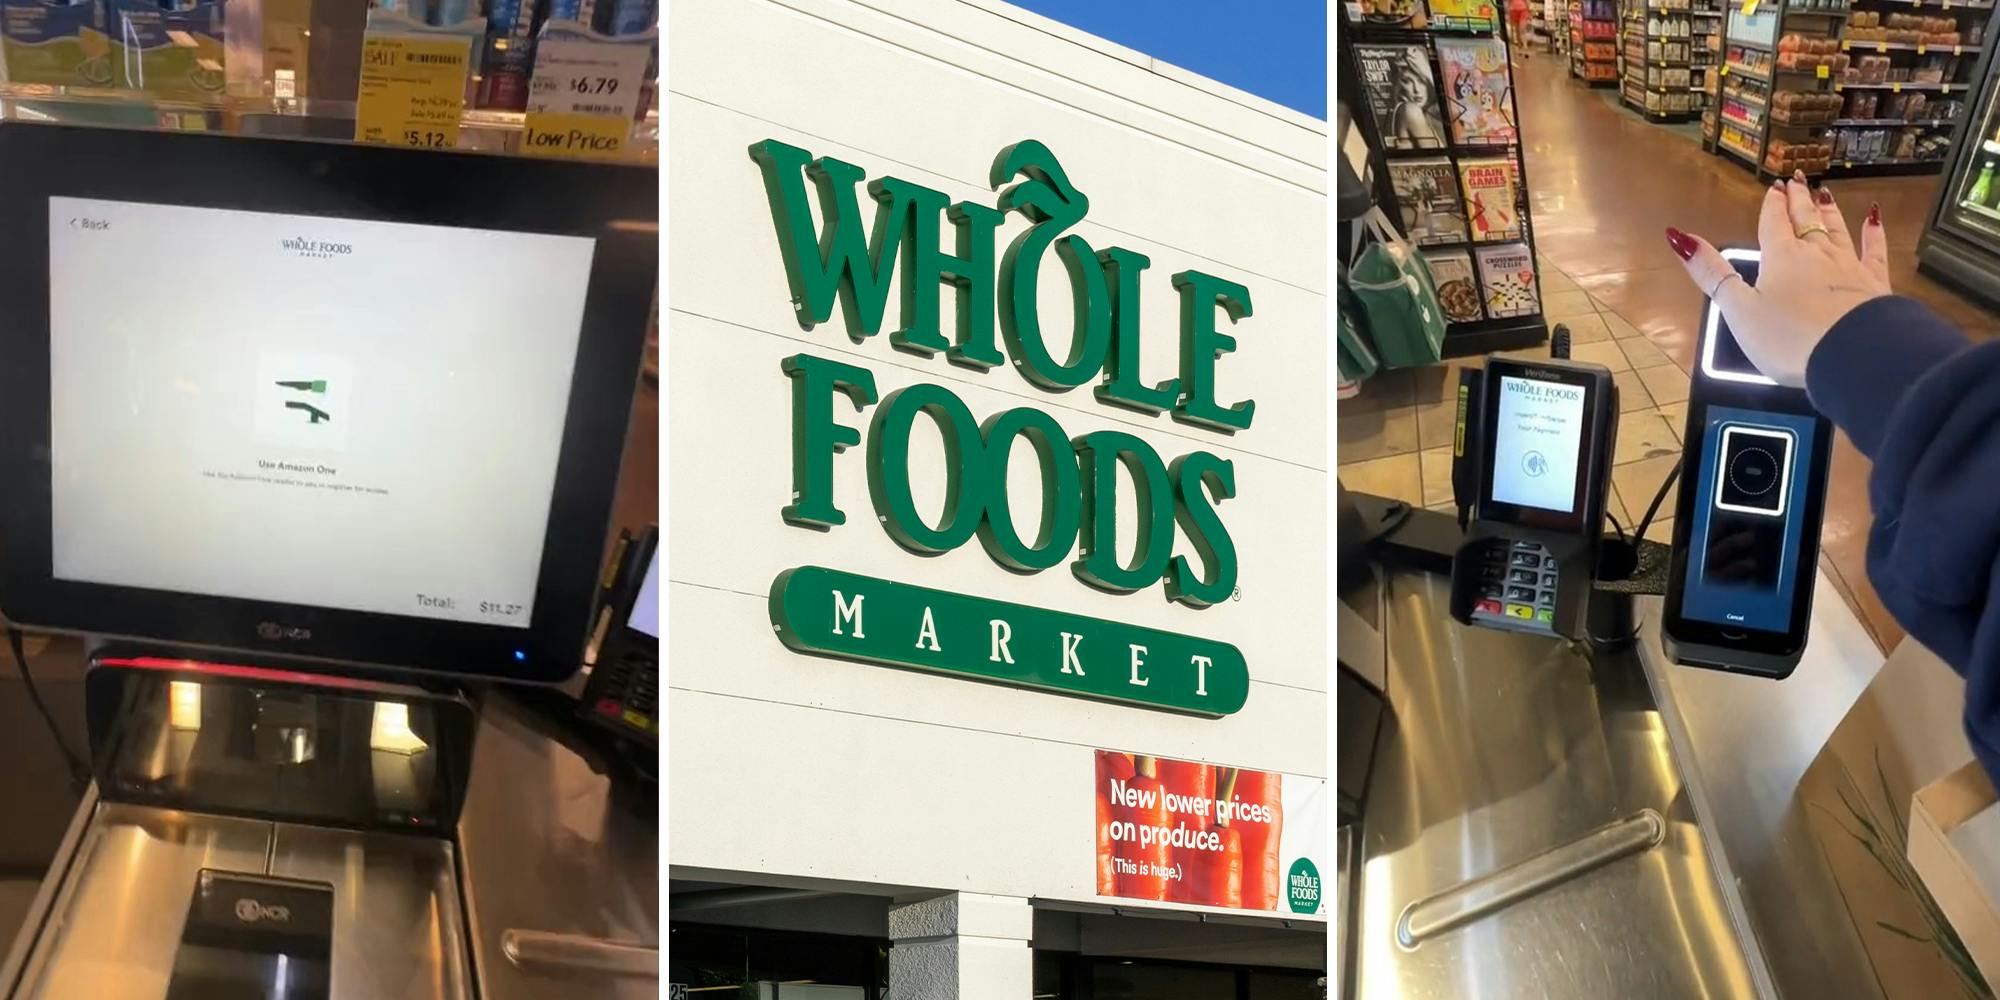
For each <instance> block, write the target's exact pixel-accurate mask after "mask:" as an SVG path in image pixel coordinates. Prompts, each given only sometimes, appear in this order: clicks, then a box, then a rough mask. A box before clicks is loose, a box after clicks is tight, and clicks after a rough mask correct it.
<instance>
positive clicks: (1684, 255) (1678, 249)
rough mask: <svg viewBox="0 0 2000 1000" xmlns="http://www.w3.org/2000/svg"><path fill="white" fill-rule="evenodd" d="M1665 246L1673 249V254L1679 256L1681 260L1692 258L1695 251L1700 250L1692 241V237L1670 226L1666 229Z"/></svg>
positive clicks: (1698, 245)
mask: <svg viewBox="0 0 2000 1000" xmlns="http://www.w3.org/2000/svg"><path fill="white" fill-rule="evenodd" d="M1667 245H1668V246H1670V247H1673V248H1674V253H1676V254H1679V255H1680V258H1681V259H1682V260H1687V259H1688V258H1690V257H1693V256H1694V252H1695V250H1697V249H1699V248H1700V244H1698V243H1696V242H1695V241H1694V237H1692V236H1689V235H1688V234H1686V233H1684V232H1681V231H1680V230H1678V229H1675V228H1674V227H1672V226H1668V227H1667Z"/></svg>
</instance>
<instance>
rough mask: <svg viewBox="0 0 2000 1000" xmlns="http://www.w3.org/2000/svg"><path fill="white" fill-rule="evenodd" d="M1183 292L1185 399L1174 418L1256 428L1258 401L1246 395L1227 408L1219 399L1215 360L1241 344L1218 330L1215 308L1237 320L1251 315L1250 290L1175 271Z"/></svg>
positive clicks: (1223, 427)
mask: <svg viewBox="0 0 2000 1000" xmlns="http://www.w3.org/2000/svg"><path fill="white" fill-rule="evenodd" d="M1174 287H1175V288H1177V289H1179V290H1180V293H1181V390H1182V392H1183V393H1184V394H1183V395H1182V397H1181V403H1180V405H1179V406H1178V407H1176V408H1175V409H1174V419H1175V420H1178V421H1180V422H1182V423H1187V424H1200V425H1201V426H1203V427H1210V428H1213V429H1215V430H1218V431H1221V432H1223V433H1224V434H1234V433H1236V432H1237V431H1240V430H1248V429H1249V428H1250V416H1251V414H1253V413H1255V412H1256V411H1257V404H1256V403H1255V402H1252V401H1250V400H1244V401H1243V402H1241V403H1238V404H1236V405H1235V406H1229V407H1224V406H1221V405H1219V404H1217V403H1216V401H1215V359H1216V358H1219V357H1221V356H1222V355H1224V354H1227V353H1228V352H1230V351H1233V350H1235V349H1236V338H1234V337H1231V336H1229V335H1228V334H1226V333H1218V332H1217V331H1216V329H1215V307H1216V306H1217V305H1220V306H1222V308H1223V309H1224V310H1225V311H1226V312H1228V313H1229V321H1230V322H1231V323H1234V322H1236V321H1237V320H1240V319H1242V318H1243V317H1245V316H1248V315H1250V290H1249V289H1247V288H1245V287H1243V286H1242V285H1239V284H1237V283H1236V282H1233V281H1228V280H1225V279H1222V278H1218V277H1216V276H1214V275H1212V274H1203V273H1201V272H1200V271H1182V272H1181V273H1179V274H1176V275H1174Z"/></svg>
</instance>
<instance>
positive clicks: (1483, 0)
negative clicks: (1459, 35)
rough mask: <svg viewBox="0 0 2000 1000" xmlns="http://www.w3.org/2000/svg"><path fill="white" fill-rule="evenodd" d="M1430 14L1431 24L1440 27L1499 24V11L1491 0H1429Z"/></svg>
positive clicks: (1496, 25) (1494, 26)
mask: <svg viewBox="0 0 2000 1000" xmlns="http://www.w3.org/2000/svg"><path fill="white" fill-rule="evenodd" d="M1430 16H1431V23H1432V25H1433V26H1435V27H1440V28H1474V29H1482V30H1488V29H1492V28H1497V27H1499V26H1500V11H1499V9H1498V7H1497V5H1495V4H1494V3H1493V2H1492V0H1430Z"/></svg>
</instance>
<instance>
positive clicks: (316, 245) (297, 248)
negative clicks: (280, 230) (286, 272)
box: [278, 236, 354, 260]
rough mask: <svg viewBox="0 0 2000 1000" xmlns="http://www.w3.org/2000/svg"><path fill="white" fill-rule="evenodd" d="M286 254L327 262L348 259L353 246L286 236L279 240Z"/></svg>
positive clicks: (351, 254)
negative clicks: (332, 259)
mask: <svg viewBox="0 0 2000 1000" xmlns="http://www.w3.org/2000/svg"><path fill="white" fill-rule="evenodd" d="M278 242H279V245H280V246H283V247H284V248H285V250H286V252H288V253H290V254H292V255H293V256H295V257H313V258H318V259H320V260H328V259H331V258H334V257H350V256H353V254H354V244H352V243H335V242H333V241H331V240H313V239H307V238H305V237H303V236H288V237H285V238H284V239H282V240H279V241H278Z"/></svg>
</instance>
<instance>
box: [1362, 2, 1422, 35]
mask: <svg viewBox="0 0 2000 1000" xmlns="http://www.w3.org/2000/svg"><path fill="white" fill-rule="evenodd" d="M1360 3H1361V19H1362V20H1364V21H1367V22H1369V23H1371V24H1395V25H1405V26H1408V27H1411V28H1424V27H1428V26H1429V18H1428V16H1427V13H1426V10H1425V5H1424V0H1360Z"/></svg>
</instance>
